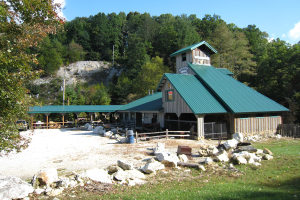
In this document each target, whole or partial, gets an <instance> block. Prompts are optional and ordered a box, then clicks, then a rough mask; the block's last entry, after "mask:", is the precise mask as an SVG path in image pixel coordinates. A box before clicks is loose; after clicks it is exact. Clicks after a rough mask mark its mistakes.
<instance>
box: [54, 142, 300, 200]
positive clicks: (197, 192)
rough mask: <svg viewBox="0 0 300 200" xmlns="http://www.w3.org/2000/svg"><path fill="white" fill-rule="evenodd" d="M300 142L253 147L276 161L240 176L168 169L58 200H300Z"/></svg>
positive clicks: (213, 170)
mask: <svg viewBox="0 0 300 200" xmlns="http://www.w3.org/2000/svg"><path fill="white" fill-rule="evenodd" d="M299 141H300V140H298V139H281V140H268V141H264V142H257V143H254V144H253V146H254V147H256V148H262V149H263V148H268V149H270V150H271V151H272V152H273V154H274V159H273V160H269V161H262V162H261V164H262V166H260V167H255V166H252V165H240V166H236V168H238V169H239V170H240V172H232V171H230V170H225V169H224V168H223V167H222V166H219V165H215V166H211V167H207V171H205V172H201V171H199V170H195V169H191V170H187V169H182V170H178V171H176V170H172V169H167V170H166V172H159V173H158V174H157V175H156V176H153V177H151V178H149V183H148V184H146V185H141V186H134V187H126V186H119V185H116V186H112V187H111V188H108V189H107V190H105V191H104V192H103V191H102V192H99V191H98V190H94V192H91V191H87V190H85V189H84V188H82V187H81V188H79V187H77V189H76V190H75V191H74V190H72V191H71V190H70V191H69V192H67V193H64V195H61V196H58V198H59V199H74V196H76V199H299V198H300V184H299V183H300V175H299V169H300V167H299V166H300V143H299Z"/></svg>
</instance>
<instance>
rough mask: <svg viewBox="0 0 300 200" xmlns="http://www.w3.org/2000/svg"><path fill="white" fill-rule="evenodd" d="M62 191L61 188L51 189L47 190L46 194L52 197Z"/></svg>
mask: <svg viewBox="0 0 300 200" xmlns="http://www.w3.org/2000/svg"><path fill="white" fill-rule="evenodd" d="M62 192H63V190H62V189H52V190H49V191H47V193H46V194H47V195H48V196H51V197H53V196H57V195H60V194H61V193H62Z"/></svg>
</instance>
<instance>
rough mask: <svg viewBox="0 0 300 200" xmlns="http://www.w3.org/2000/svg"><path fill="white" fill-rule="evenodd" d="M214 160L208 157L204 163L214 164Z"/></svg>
mask: <svg viewBox="0 0 300 200" xmlns="http://www.w3.org/2000/svg"><path fill="white" fill-rule="evenodd" d="M213 162H214V161H213V160H212V159H211V158H210V157H206V158H205V161H204V163H205V164H207V165H210V164H212V163H213Z"/></svg>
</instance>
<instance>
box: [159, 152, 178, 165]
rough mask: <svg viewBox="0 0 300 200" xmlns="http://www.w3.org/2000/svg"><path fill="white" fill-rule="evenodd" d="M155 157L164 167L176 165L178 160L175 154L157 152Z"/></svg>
mask: <svg viewBox="0 0 300 200" xmlns="http://www.w3.org/2000/svg"><path fill="white" fill-rule="evenodd" d="M156 158H157V159H158V160H159V161H161V163H162V164H164V165H165V166H166V167H177V163H178V162H179V159H178V157H177V156H176V155H175V154H169V153H158V154H156Z"/></svg>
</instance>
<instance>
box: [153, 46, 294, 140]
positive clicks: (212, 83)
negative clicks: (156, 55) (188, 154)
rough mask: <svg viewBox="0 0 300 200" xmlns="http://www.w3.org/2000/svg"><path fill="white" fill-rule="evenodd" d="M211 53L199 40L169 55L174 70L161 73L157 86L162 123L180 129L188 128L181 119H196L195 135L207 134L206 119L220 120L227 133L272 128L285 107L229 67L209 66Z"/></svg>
mask: <svg viewBox="0 0 300 200" xmlns="http://www.w3.org/2000/svg"><path fill="white" fill-rule="evenodd" d="M214 53H217V51H216V50H215V49H214V48H213V47H212V46H210V45H209V44H208V43H207V42H205V41H203V42H200V43H197V44H194V45H191V46H189V47H186V48H183V49H181V50H179V51H176V52H175V53H173V54H171V55H170V56H171V57H172V56H174V57H176V72H177V73H176V74H164V76H163V77H162V79H161V81H160V83H159V85H158V87H157V92H162V107H163V110H164V116H165V123H164V125H165V127H167V128H171V129H172V126H173V127H174V124H175V127H176V128H177V129H178V130H181V129H187V128H188V125H185V126H180V124H181V122H186V123H185V124H189V123H190V125H192V124H195V123H196V126H197V135H198V138H201V137H204V136H205V135H206V134H207V131H206V128H205V124H206V123H223V124H224V125H225V127H223V129H224V128H225V129H226V131H227V132H228V133H231V134H232V133H235V132H242V133H267V132H268V133H269V132H275V131H276V129H277V126H278V124H281V123H282V112H286V111H289V110H288V109H287V108H285V107H283V106H282V105H280V104H278V103H276V102H275V101H273V100H271V99H269V98H268V97H266V96H264V95H262V94H260V93H259V92H257V91H255V90H253V89H251V88H250V87H248V86H246V85H244V84H243V83H241V82H239V81H237V80H235V79H234V78H232V73H231V72H230V71H229V70H227V69H217V68H214V67H213V66H211V58H210V56H211V55H212V54H214ZM176 121H177V122H178V123H177V124H178V125H177V126H176V123H174V122H176ZM193 122H194V123H193ZM170 126H171V127H170Z"/></svg>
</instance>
